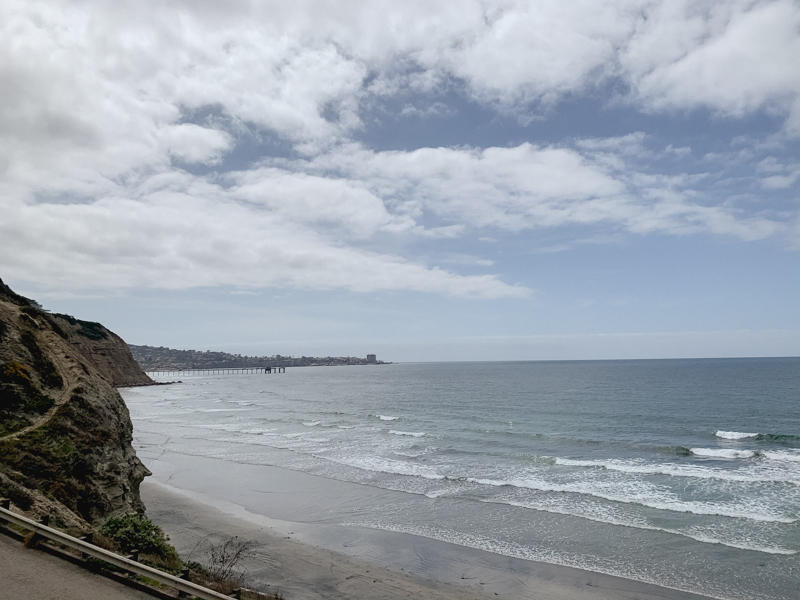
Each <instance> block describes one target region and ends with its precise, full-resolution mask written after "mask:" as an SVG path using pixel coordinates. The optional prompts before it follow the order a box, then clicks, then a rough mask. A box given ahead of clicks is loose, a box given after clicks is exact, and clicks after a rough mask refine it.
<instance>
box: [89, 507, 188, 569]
mask: <svg viewBox="0 0 800 600" xmlns="http://www.w3.org/2000/svg"><path fill="white" fill-rule="evenodd" d="M100 533H101V534H103V535H105V536H107V537H110V538H111V539H113V540H114V541H115V542H117V543H118V544H119V546H120V549H121V550H122V551H123V552H130V551H131V550H139V552H140V553H142V554H149V555H152V556H156V557H160V558H161V559H163V560H164V561H165V562H171V561H172V560H173V558H174V559H177V558H178V553H177V552H176V551H175V548H173V547H172V546H171V545H170V544H168V543H167V539H166V536H165V535H164V532H163V531H162V530H161V528H160V527H159V526H158V525H156V524H154V523H153V522H152V521H151V520H150V519H148V518H147V517H140V516H131V515H129V516H126V517H112V518H110V519H109V520H108V521H106V522H105V523H104V524H103V526H102V527H101V528H100Z"/></svg>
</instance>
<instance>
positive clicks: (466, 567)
mask: <svg viewBox="0 0 800 600" xmlns="http://www.w3.org/2000/svg"><path fill="white" fill-rule="evenodd" d="M289 476H290V477H291V474H289ZM142 497H143V499H144V501H145V504H146V505H147V512H148V516H149V517H150V518H151V519H152V520H153V521H154V522H156V523H157V524H159V525H160V526H161V527H162V528H163V529H164V531H165V532H166V533H167V534H168V535H169V536H170V538H171V541H172V543H173V544H175V547H176V548H177V550H178V552H179V553H180V554H181V556H182V557H183V558H184V559H187V558H188V559H191V560H197V561H198V562H203V561H204V560H205V558H206V557H205V556H204V553H205V551H206V550H207V549H208V548H209V546H210V544H212V543H218V542H219V541H221V540H225V539H228V538H230V537H231V536H238V537H239V539H240V540H252V541H253V542H255V552H254V555H253V556H252V557H251V558H249V559H248V560H247V561H246V563H245V564H244V566H245V568H246V570H247V577H248V581H249V582H250V584H251V585H253V586H254V587H257V588H262V589H265V590H268V591H280V592H281V593H283V594H284V595H285V596H286V598H287V600H293V599H295V598H303V599H309V600H311V599H323V598H324V599H328V600H330V599H339V598H341V599H350V600H361V599H363V600H368V599H376V598H381V599H389V600H394V599H398V600H399V599H401V598H402V599H404V598H430V599H437V600H478V599H487V598H494V599H496V598H510V599H519V598H536V599H541V600H545V599H546V600H581V599H586V600H624V599H630V600H633V599H637V600H655V599H660V600H663V599H672V600H691V599H696V600H700V599H701V598H704V597H703V596H698V595H696V594H690V593H686V592H681V591H678V590H672V589H669V588H663V587H659V586H655V585H650V584H646V583H641V582H636V581H632V580H628V579H623V578H619V577H613V576H610V575H604V574H600V573H593V572H590V571H583V570H580V569H574V568H570V567H563V566H558V565H550V564H546V563H538V562H533V561H526V560H520V559H515V558H509V557H505V556H500V555H497V554H493V553H489V552H484V551H481V550H474V549H470V548H464V547H460V546H456V545H454V544H448V543H445V542H440V541H437V540H430V539H427V538H421V537H419V536H413V535H407V534H402V533H390V532H384V531H374V530H365V529H359V528H342V527H332V528H331V530H328V531H325V527H324V526H323V527H322V528H320V526H318V525H317V526H315V527H314V528H313V531H312V529H309V528H308V527H307V526H305V525H304V524H301V523H292V522H289V521H282V520H279V519H272V518H268V517H264V516H261V515H256V514H253V513H249V512H247V510H246V509H244V508H242V507H240V506H237V505H235V504H232V503H225V502H213V505H211V504H209V503H206V502H204V500H205V498H204V497H203V496H202V495H200V494H196V493H194V492H187V491H185V490H180V489H178V488H173V487H171V486H169V485H165V484H163V483H159V482H155V481H148V482H145V483H144V484H143V485H142ZM321 529H322V531H321ZM343 529H346V530H347V531H346V532H342V530H343ZM343 533H344V535H343ZM298 537H301V538H303V540H304V541H298V539H297V538H298ZM308 540H315V541H322V540H325V542H326V543H325V544H324V545H325V547H322V544H318V543H314V542H313V541H312V542H309V541H308ZM332 542H333V543H332ZM332 545H333V546H338V547H335V548H332ZM387 545H388V546H390V547H391V548H392V549H393V552H395V553H396V554H397V555H398V556H399V557H400V558H398V560H396V561H394V563H395V565H397V564H401V563H403V564H407V565H409V564H416V565H418V567H419V568H418V569H414V568H410V569H407V568H402V567H401V568H400V569H396V568H386V566H384V565H382V564H379V561H380V560H381V559H384V561H383V562H385V552H386V547H387ZM379 547H380V548H381V554H380V555H381V559H376V558H374V557H375V556H378V552H373V550H377V549H378V548H379ZM434 563H435V564H434ZM431 575H434V576H433V577H431Z"/></svg>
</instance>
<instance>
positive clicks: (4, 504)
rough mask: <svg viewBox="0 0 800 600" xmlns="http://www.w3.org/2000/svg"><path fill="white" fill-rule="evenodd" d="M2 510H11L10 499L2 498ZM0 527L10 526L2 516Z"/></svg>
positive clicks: (0, 506) (0, 500) (0, 501)
mask: <svg viewBox="0 0 800 600" xmlns="http://www.w3.org/2000/svg"><path fill="white" fill-rule="evenodd" d="M0 508H5V509H6V510H10V509H11V500H10V499H9V498H0ZM0 525H8V521H6V520H5V519H4V518H3V517H1V516H0Z"/></svg>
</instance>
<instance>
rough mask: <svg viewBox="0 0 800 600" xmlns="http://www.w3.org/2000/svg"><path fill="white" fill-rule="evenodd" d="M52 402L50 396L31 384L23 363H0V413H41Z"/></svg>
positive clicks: (50, 406)
mask: <svg viewBox="0 0 800 600" xmlns="http://www.w3.org/2000/svg"><path fill="white" fill-rule="evenodd" d="M59 379H60V377H59ZM54 404H55V401H54V400H53V399H52V398H50V397H49V396H46V395H44V394H42V392H41V391H39V389H38V388H37V387H36V386H35V385H34V384H33V382H32V381H31V376H30V371H28V368H27V367H26V366H25V365H22V364H20V363H18V362H14V361H11V362H7V363H4V364H3V365H0V413H3V412H5V413H10V412H13V411H17V410H22V411H23V412H26V413H38V414H40V415H41V414H44V413H46V412H47V411H48V410H50V408H52V407H53V405H54Z"/></svg>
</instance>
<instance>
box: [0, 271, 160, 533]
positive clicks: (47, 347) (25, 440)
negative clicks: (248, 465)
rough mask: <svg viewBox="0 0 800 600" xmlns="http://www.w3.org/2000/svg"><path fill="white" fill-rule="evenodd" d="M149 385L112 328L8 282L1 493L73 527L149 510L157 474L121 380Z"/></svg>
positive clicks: (2, 351) (1, 362)
mask: <svg viewBox="0 0 800 600" xmlns="http://www.w3.org/2000/svg"><path fill="white" fill-rule="evenodd" d="M148 383H152V381H151V380H150V378H149V377H147V375H145V374H144V373H143V372H142V371H141V369H140V368H139V366H138V365H137V364H136V361H134V359H133V357H132V356H131V354H130V351H129V350H128V347H127V345H126V344H125V342H123V341H122V339H120V338H119V337H118V336H116V335H114V334H113V333H111V332H110V331H109V330H108V329H106V328H105V327H103V326H102V325H99V324H98V323H90V322H86V321H79V320H77V319H74V318H72V317H69V316H68V315H53V314H50V313H47V312H45V311H43V310H42V309H41V308H40V307H39V306H38V305H37V304H36V303H35V302H33V301H31V300H28V299H27V298H23V297H22V296H19V295H17V294H15V293H14V292H13V291H11V290H10V289H9V288H8V287H7V286H5V284H3V282H2V280H0V495H5V496H9V497H10V498H11V500H12V502H13V503H14V504H16V505H17V507H18V508H19V509H22V510H24V511H27V512H30V513H32V514H34V515H36V514H38V513H43V512H48V513H49V514H51V515H53V514H54V513H55V514H56V515H57V516H58V517H59V518H60V519H61V520H62V521H63V522H64V524H66V525H73V526H81V525H85V524H86V522H88V523H94V524H96V523H99V522H102V521H103V520H105V519H106V518H107V517H108V516H111V515H120V514H130V513H137V512H143V511H144V505H143V504H142V501H141V499H140V497H139V484H140V483H141V481H142V479H143V478H144V477H145V476H146V475H148V474H149V473H148V471H147V469H146V468H145V467H144V465H143V464H142V463H141V461H140V460H139V459H138V458H137V457H136V453H135V451H134V450H133V447H132V446H131V440H132V429H133V427H132V425H131V420H130V415H129V413H128V409H127V407H126V406H125V403H124V402H123V400H122V397H121V396H120V395H119V393H118V392H117V390H116V388H115V386H117V385H142V384H148Z"/></svg>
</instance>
